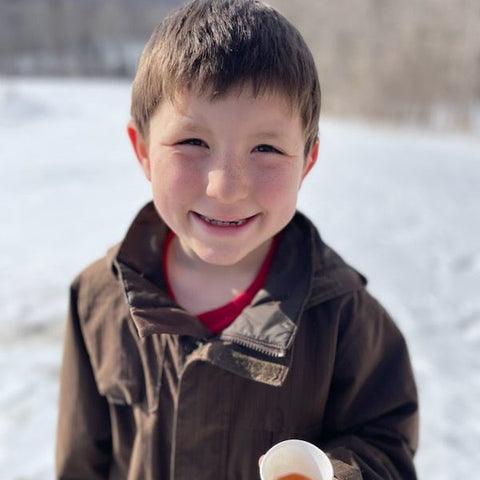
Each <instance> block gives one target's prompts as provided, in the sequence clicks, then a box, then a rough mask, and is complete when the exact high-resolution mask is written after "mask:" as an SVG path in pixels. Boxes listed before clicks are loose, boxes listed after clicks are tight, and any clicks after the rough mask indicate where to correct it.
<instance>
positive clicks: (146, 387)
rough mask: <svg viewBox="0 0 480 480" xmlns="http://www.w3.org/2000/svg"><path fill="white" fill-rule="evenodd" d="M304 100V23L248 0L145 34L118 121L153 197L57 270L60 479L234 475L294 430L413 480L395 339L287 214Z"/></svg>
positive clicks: (308, 136) (310, 139)
mask: <svg viewBox="0 0 480 480" xmlns="http://www.w3.org/2000/svg"><path fill="white" fill-rule="evenodd" d="M319 108H320V87H319V83H318V76H317V72H316V70H315V66H314V63H313V59H312V56H311V54H310V52H309V50H308V48H307V47H306V45H305V43H304V41H303V39H302V38H301V36H300V35H299V33H298V32H297V31H296V30H295V28H294V27H292V25H291V24H290V23H289V22H288V21H287V20H285V19H284V18H283V17H281V16H280V15H279V14H278V13H277V12H275V11H274V10H273V9H271V8H269V7H267V6H265V5H264V4H262V3H260V2H258V1H255V0H245V1H243V0H239V1H235V0H195V1H193V2H192V3H190V4H188V5H186V6H185V7H183V8H182V9H180V10H179V11H177V12H176V13H174V14H173V15H172V16H171V17H169V18H167V19H166V20H165V21H164V22H163V23H162V24H161V25H160V27H159V28H158V29H157V30H156V31H155V32H154V33H153V35H152V37H151V38H150V40H149V42H148V44H147V46H146V48H145V50H144V53H143V54H142V57H141V60H140V63H139V67H138V72H137V76H136V78H135V81H134V85H133V94H132V120H131V121H130V123H129V125H128V133H129V136H130V139H131V142H132V145H133V148H134V151H135V154H136V156H137V158H138V160H139V162H140V165H141V167H142V169H143V171H144V172H145V175H146V177H147V179H148V180H149V181H150V182H151V185H152V193H153V203H152V204H149V205H147V206H146V207H144V208H143V209H142V210H141V212H140V213H139V214H138V216H137V218H136V219H135V220H134V222H133V224H132V226H131V227H130V229H129V231H128V233H127V235H126V237H125V239H124V240H123V242H122V243H121V244H120V245H119V246H117V247H115V248H113V249H112V250H111V251H110V252H109V253H108V255H107V256H106V257H105V258H103V259H101V260H99V261H97V262H96V263H94V264H93V265H92V266H90V267H89V268H87V269H86V270H85V271H84V272H83V273H82V274H81V275H80V276H79V277H78V278H77V279H76V280H75V282H74V283H73V286H72V289H71V302H70V303H71V308H70V315H69V322H68V325H67V330H66V338H65V353H64V361H63V368H62V376H61V392H60V413H59V426H58V440H57V458H56V460H57V476H58V478H63V479H67V478H72V479H73V478H76V479H88V480H95V479H107V478H108V479H129V480H134V479H138V480H139V479H143V480H146V479H162V480H163V479H219V480H224V479H232V480H237V479H239V480H251V479H255V478H258V464H257V461H258V458H259V457H260V456H261V455H262V454H263V453H264V452H266V451H267V449H268V448H269V447H271V446H272V445H273V444H275V443H277V442H279V441H281V440H285V439H287V438H301V439H305V440H308V441H310V442H312V443H315V444H316V445H318V446H319V447H320V448H322V449H323V450H325V451H326V452H327V453H328V454H329V455H330V457H331V459H332V463H333V465H334V470H335V477H336V478H338V479H340V480H347V479H350V480H351V479H372V480H373V479H383V480H385V479H404V480H410V479H415V471H414V467H413V462H412V457H413V453H414V451H415V448H416V441H417V440H416V437H417V400H416V391H415V384H414V380H413V377H412V371H411V367H410V362H409V359H408V354H407V350H406V347H405V343H404V340H403V338H402V336H401V334H400V333H399V332H398V330H397V329H396V327H395V326H394V324H393V322H392V321H391V319H390V318H389V316H388V314H387V313H386V312H385V311H384V310H383V309H382V307H381V306H380V305H379V304H378V303H377V302H376V301H375V300H374V299H373V298H372V297H370V296H369V294H368V293H367V292H366V290H365V280H364V278H363V277H362V276H361V275H359V274H358V273H357V272H355V270H353V269H352V268H351V267H349V266H348V265H346V264H345V263H344V262H343V261H342V260H341V258H340V257H339V256H338V255H336V254H335V253H334V251H333V250H331V249H330V248H329V247H328V246H326V245H325V244H324V243H323V242H322V240H321V239H320V237H319V235H318V233H317V231H316V229H315V227H314V226H313V225H312V224H311V223H310V222H309V220H308V219H306V218H305V217H304V216H302V215H301V214H300V213H296V212H295V209H296V200H297V193H298V190H299V188H300V185H301V183H302V180H303V179H304V178H305V176H306V175H307V174H308V172H309V171H310V169H311V168H312V166H313V165H314V164H315V161H316V158H317V153H318V140H317V133H318V132H317V129H318V117H319Z"/></svg>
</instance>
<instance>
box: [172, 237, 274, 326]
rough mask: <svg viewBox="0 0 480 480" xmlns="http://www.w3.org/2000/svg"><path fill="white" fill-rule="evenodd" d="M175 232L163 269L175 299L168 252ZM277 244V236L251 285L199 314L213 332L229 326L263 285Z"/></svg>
mask: <svg viewBox="0 0 480 480" xmlns="http://www.w3.org/2000/svg"><path fill="white" fill-rule="evenodd" d="M174 237H175V234H174V233H173V232H169V234H168V236H167V240H166V242H165V248H164V250H163V270H164V273H165V279H166V281H167V288H168V293H169V295H170V296H171V297H172V298H173V299H174V300H175V294H174V293H173V290H172V288H171V286H170V282H169V279H168V269H167V252H168V248H169V247H170V245H171V243H172V240H173V239H174ZM276 245H277V237H274V239H273V242H272V244H271V245H270V249H269V250H268V253H267V255H266V257H265V260H264V261H263V263H262V265H261V266H260V269H259V270H258V273H257V275H256V277H255V278H254V280H253V282H252V283H251V284H250V286H249V287H248V288H247V289H246V290H245V291H243V292H240V293H239V294H238V295H237V296H236V297H235V298H233V300H232V301H231V302H229V303H227V304H225V305H222V306H221V307H218V308H215V309H213V310H209V311H208V312H203V313H200V314H198V315H197V318H198V319H199V320H200V321H201V322H202V323H203V324H204V325H205V326H206V327H207V328H208V329H209V330H210V331H211V332H213V333H220V332H221V331H222V330H223V329H224V328H226V327H228V326H229V325H230V324H231V323H232V322H233V321H234V320H235V319H236V318H237V317H238V316H239V315H240V313H241V311H242V310H243V309H244V308H245V307H246V306H247V305H249V304H250V303H251V301H252V300H253V297H254V296H255V295H256V293H257V292H258V291H259V290H260V288H262V287H263V285H264V284H265V280H266V278H267V274H268V271H269V268H270V264H271V262H272V258H273V254H274V252H275V247H276Z"/></svg>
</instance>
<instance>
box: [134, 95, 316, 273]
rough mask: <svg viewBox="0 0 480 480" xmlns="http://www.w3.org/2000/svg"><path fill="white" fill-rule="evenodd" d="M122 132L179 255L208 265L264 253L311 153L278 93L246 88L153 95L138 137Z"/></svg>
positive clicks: (284, 219)
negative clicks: (214, 95)
mask: <svg viewBox="0 0 480 480" xmlns="http://www.w3.org/2000/svg"><path fill="white" fill-rule="evenodd" d="M128 130H129V136H130V139H131V141H132V143H133V146H134V149H135V152H136V154H137V157H138V159H139V161H140V163H141V165H142V168H143V170H144V172H145V175H146V176H147V178H148V180H150V181H151V184H152V191H153V201H154V204H155V207H156V209H157V211H158V213H159V214H160V216H161V217H162V218H163V220H164V221H165V222H166V224H167V225H168V226H169V227H170V228H171V229H172V230H173V231H174V232H175V233H176V235H177V237H178V239H179V244H180V246H181V253H182V254H184V255H186V256H187V257H188V258H189V259H191V260H194V261H199V262H206V263H208V264H211V265H218V266H229V265H230V266H231V265H236V264H239V265H240V264H241V263H242V261H243V262H249V261H252V259H253V260H254V259H255V255H257V254H259V252H264V251H265V248H266V246H268V245H269V243H270V240H271V239H272V237H273V236H274V235H275V234H276V233H278V232H279V231H280V230H281V229H282V228H283V227H285V226H286V225H287V223H288V222H289V221H290V220H291V218H292V216H293V215H294V213H295V209H296V204H297V194H298V190H299V188H300V185H301V183H302V180H303V178H304V177H305V175H306V174H307V173H308V172H309V170H310V168H311V167H312V166H313V164H314V163H315V160H316V156H317V151H318V145H317V144H316V145H315V147H314V148H313V149H312V151H311V152H310V153H309V155H308V156H307V158H305V156H304V136H303V130H302V123H301V120H300V117H299V115H298V114H296V113H293V112H292V111H291V109H290V108H289V107H288V106H287V104H286V101H285V100H284V98H283V97H282V96H280V95H275V94H268V95H267V94H265V95H263V96H259V97H256V98H254V97H253V96H252V95H251V93H250V91H249V90H248V89H244V90H242V91H241V92H240V93H238V92H233V93H229V94H227V95H226V96H223V97H221V98H219V99H216V100H213V101H212V100H210V99H209V98H208V97H206V96H196V95H184V96H182V97H180V98H179V99H178V102H175V104H172V103H170V102H163V103H162V104H161V105H160V107H159V108H158V110H157V111H156V113H155V114H154V115H153V117H152V118H151V121H150V131H149V138H148V142H145V141H144V140H143V139H142V137H141V136H140V134H139V133H138V131H137V130H136V128H135V126H134V125H133V123H132V122H131V123H130V124H129V128H128ZM245 265H246V263H245Z"/></svg>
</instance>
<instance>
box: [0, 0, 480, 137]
mask: <svg viewBox="0 0 480 480" xmlns="http://www.w3.org/2000/svg"><path fill="white" fill-rule="evenodd" d="M181 3H184V2H183V1H182V0H101V1H100V0H2V2H0V74H2V75H75V76H78V75H95V76H102V75H103V76H105V75H110V76H111V75H114V76H125V77H132V76H133V74H134V71H135V68H136V63H137V60H138V56H139V54H140V51H141V48H142V47H143V45H144V43H145V41H146V39H147V38H148V36H149V34H150V33H151V31H152V30H153V28H154V26H155V25H156V24H157V23H158V21H159V20H160V19H161V18H163V16H164V15H165V14H166V13H167V12H168V11H169V10H170V9H171V8H173V7H174V6H176V5H179V4H181ZM267 3H270V4H271V5H272V6H274V7H276V8H278V9H279V10H280V11H281V12H282V13H283V14H284V15H285V16H286V17H287V18H289V19H291V20H292V21H293V22H294V24H295V25H297V27H298V29H299V30H300V31H301V32H302V34H303V35H304V36H305V38H306V40H307V42H308V44H309V45H310V47H311V49H312V51H313V53H314V56H315V59H316V62H317V66H318V70H319V74H320V80H321V83H322V90H323V98H324V101H323V109H324V111H326V112H327V113H330V114H334V115H342V116H345V115H348V116H361V117H369V118H379V119H383V120H385V119H387V120H391V121H399V120H400V121H403V120H408V121H415V122H419V123H430V124H440V126H445V127H449V126H453V127H464V128H468V127H469V126H470V125H471V123H472V122H473V119H474V112H475V108H477V110H478V108H479V105H480V35H478V32H480V3H479V2H478V0H402V1H398V0H335V1H333V0H301V1H298V2H297V1H292V0H269V1H267Z"/></svg>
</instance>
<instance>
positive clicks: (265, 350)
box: [220, 335, 286, 358]
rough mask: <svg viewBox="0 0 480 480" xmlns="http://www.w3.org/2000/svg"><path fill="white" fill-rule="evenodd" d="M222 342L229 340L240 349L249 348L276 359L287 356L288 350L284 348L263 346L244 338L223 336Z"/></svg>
mask: <svg viewBox="0 0 480 480" xmlns="http://www.w3.org/2000/svg"><path fill="white" fill-rule="evenodd" d="M220 339H221V340H227V341H229V342H231V343H234V344H236V345H239V346H240V347H244V348H249V349H250V350H253V351H255V352H257V353H261V354H262V355H265V356H268V357H274V358H282V357H285V355H286V349H285V348H282V347H274V346H268V345H261V344H259V343H257V342H255V341H249V340H245V339H243V338H238V337H235V336H229V335H222V336H221V337H220Z"/></svg>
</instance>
